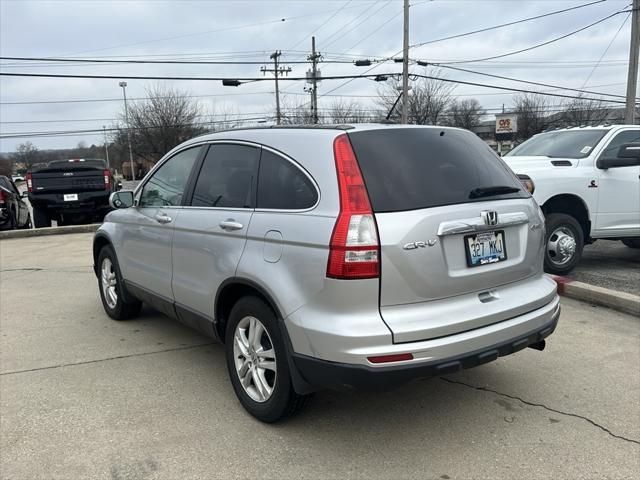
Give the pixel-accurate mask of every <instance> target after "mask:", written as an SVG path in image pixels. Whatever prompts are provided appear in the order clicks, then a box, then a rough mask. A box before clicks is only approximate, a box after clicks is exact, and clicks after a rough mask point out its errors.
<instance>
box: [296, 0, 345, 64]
mask: <svg viewBox="0 0 640 480" xmlns="http://www.w3.org/2000/svg"><path fill="white" fill-rule="evenodd" d="M351 2H353V0H347V1H346V2H345V3H344V4H343V5H342V6H341V7H340V8H338V9H337V10H335V11H334V12H333V14H331V16H329V17H328V18H327V19H326V20H325V21H324V22H322V23H321V24H320V25H319V26H317V27H316V28H314V29H313V30H312V31H311V33H309V34H308V35H305V36H304V38H301V39H300V40H298V41H297V42H296V43H294V44H293V45H292V46H291V47H289V50H293V49H294V48H296V47H297V46H298V45H300V44H301V43H302V42H304V41H305V40H307V39H308V38H310V37H311V36H313V34H314V33H316V32H317V31H318V30H320V29H321V28H322V27H324V26H325V25H326V24H327V23H329V22H330V21H331V20H333V18H334V17H335V16H336V15H337V14H339V13H340V12H341V11H342V10H344V9H345V8H346V7H347V6H348V5H349V4H350V3H351ZM289 63H291V62H289Z"/></svg>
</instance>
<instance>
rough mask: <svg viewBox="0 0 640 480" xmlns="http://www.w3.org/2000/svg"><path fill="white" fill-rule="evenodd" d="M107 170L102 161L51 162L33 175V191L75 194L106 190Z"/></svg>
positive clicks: (36, 192)
mask: <svg viewBox="0 0 640 480" xmlns="http://www.w3.org/2000/svg"><path fill="white" fill-rule="evenodd" d="M105 169H106V166H105V163H104V161H102V160H69V161H62V162H51V163H50V164H49V165H48V166H47V167H45V168H41V169H40V170H38V171H36V172H33V173H32V176H31V181H32V191H33V193H35V194H38V193H60V194H65V193H71V194H73V193H81V192H89V191H95V190H104V189H105V188H106V187H107V186H108V183H107V182H106V181H105ZM107 176H108V175H107Z"/></svg>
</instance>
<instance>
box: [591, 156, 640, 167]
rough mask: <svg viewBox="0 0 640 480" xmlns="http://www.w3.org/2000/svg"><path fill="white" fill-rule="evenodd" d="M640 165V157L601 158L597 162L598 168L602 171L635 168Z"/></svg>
mask: <svg viewBox="0 0 640 480" xmlns="http://www.w3.org/2000/svg"><path fill="white" fill-rule="evenodd" d="M637 165H640V157H635V158H634V157H627V158H599V159H598V160H597V161H596V167H598V168H599V169H601V170H607V169H608V168H619V167H635V166H637Z"/></svg>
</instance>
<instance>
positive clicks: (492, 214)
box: [480, 210, 498, 227]
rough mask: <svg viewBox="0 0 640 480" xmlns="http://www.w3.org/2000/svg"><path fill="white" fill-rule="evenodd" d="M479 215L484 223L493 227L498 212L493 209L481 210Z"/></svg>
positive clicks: (495, 223)
mask: <svg viewBox="0 0 640 480" xmlns="http://www.w3.org/2000/svg"><path fill="white" fill-rule="evenodd" d="M480 216H481V217H482V218H483V219H484V223H486V224H487V225H489V226H490V227H493V226H495V225H497V224H498V212H496V211H494V210H483V211H482V212H480Z"/></svg>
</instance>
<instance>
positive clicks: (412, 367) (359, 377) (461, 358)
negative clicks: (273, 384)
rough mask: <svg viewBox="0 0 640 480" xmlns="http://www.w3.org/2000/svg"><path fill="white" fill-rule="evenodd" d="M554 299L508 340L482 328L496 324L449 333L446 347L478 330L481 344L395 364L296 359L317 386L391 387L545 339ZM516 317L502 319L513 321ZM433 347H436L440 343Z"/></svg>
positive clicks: (556, 312)
mask: <svg viewBox="0 0 640 480" xmlns="http://www.w3.org/2000/svg"><path fill="white" fill-rule="evenodd" d="M552 303H553V308H552V310H551V311H550V314H549V315H548V319H547V320H546V321H545V322H544V323H543V324H542V325H540V326H537V327H535V328H533V329H532V330H529V331H527V332H526V333H524V334H519V335H518V336H516V337H513V338H509V339H508V340H502V341H499V342H498V343H492V339H493V338H495V336H494V335H492V333H491V332H485V333H484V335H483V334H482V332H479V331H482V330H488V329H492V328H495V327H496V326H495V325H491V326H489V327H485V328H481V329H477V330H476V331H473V332H465V333H463V334H459V335H452V336H451V337H446V338H447V339H448V340H449V344H448V345H447V347H450V346H451V344H455V343H459V344H460V343H461V344H464V343H467V342H465V340H464V339H463V338H456V337H463V336H465V335H468V334H470V333H475V335H476V336H475V338H476V339H477V338H481V339H483V341H484V342H483V343H485V345H484V346H482V347H480V348H476V349H474V350H469V351H467V352H464V353H461V354H458V355H455V356H450V357H443V358H437V360H423V361H410V362H398V364H394V366H392V367H390V366H387V367H373V366H367V365H356V364H346V363H336V362H330V361H327V360H320V359H318V358H313V357H310V356H306V355H300V354H293V361H294V363H295V365H296V367H297V369H298V372H299V373H300V374H301V375H302V377H303V378H304V379H305V381H306V382H307V383H309V384H310V385H312V386H314V387H322V388H330V389H335V390H353V389H356V390H389V389H392V388H395V387H398V386H400V385H403V384H405V383H408V382H410V381H412V380H417V379H421V378H429V377H435V376H439V375H446V374H450V373H454V372H457V371H459V370H461V369H465V368H472V367H475V366H478V365H482V364H484V363H488V362H491V361H493V360H496V359H497V358H498V357H502V356H505V355H510V354H512V353H515V352H517V351H519V350H522V349H524V348H526V347H529V346H531V345H534V344H536V343H538V342H540V341H542V340H544V339H545V338H546V337H548V336H549V335H551V334H552V333H553V331H554V330H555V328H556V326H557V324H558V318H559V317H560V305H559V303H558V299H556V300H555V301H554V302H552ZM513 320H516V319H513ZM513 320H509V321H507V322H502V323H510V322H513ZM505 330H506V331H508V330H509V327H508V326H507V327H506V328H505ZM478 334H479V336H478ZM439 340H442V339H439ZM439 340H438V341H439ZM420 343H425V342H420ZM434 349H435V350H437V347H434ZM407 351H411V344H408V345H407ZM433 353H436V352H433ZM436 355H437V353H436ZM400 363H402V364H400Z"/></svg>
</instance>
